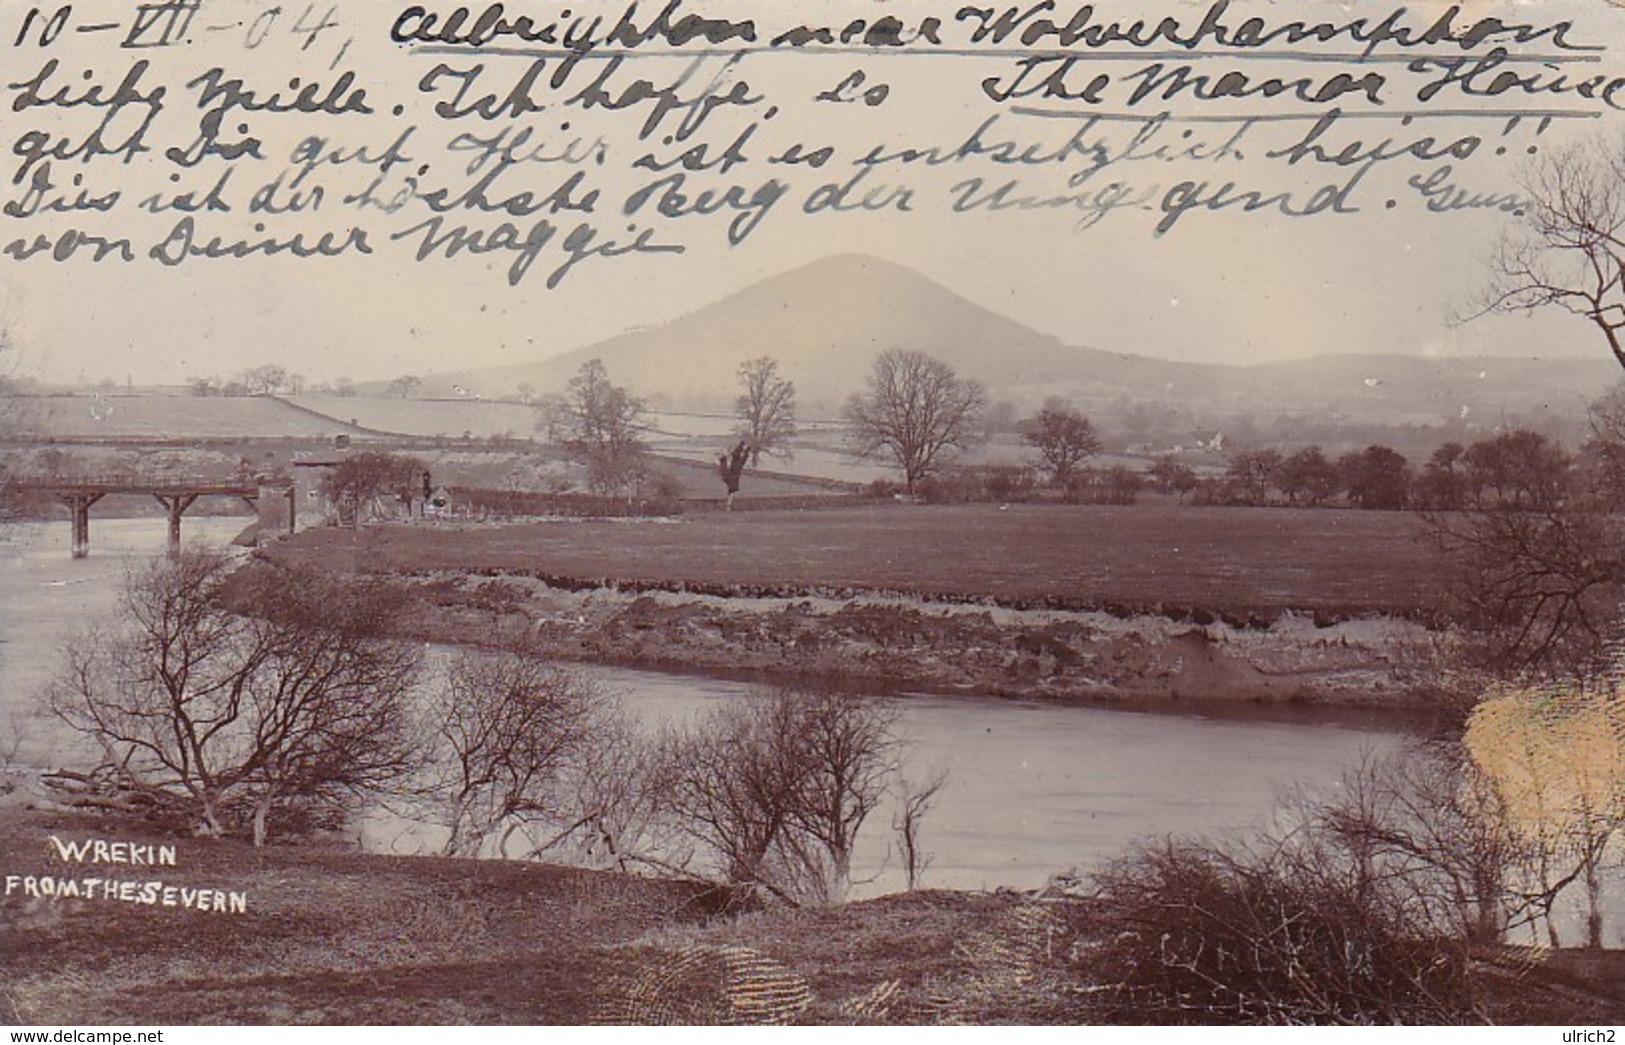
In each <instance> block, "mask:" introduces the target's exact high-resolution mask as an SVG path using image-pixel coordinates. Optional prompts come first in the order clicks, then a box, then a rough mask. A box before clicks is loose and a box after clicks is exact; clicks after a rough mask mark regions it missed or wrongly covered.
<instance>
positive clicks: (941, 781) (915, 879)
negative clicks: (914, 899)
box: [891, 770, 948, 892]
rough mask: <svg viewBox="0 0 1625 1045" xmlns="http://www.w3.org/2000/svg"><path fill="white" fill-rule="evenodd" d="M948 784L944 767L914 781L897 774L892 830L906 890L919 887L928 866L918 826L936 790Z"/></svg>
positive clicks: (929, 857) (928, 809)
mask: <svg viewBox="0 0 1625 1045" xmlns="http://www.w3.org/2000/svg"><path fill="white" fill-rule="evenodd" d="M947 783H948V773H947V771H946V770H939V771H938V772H936V773H933V774H932V775H930V776H929V777H927V778H926V779H924V780H922V781H920V782H919V783H915V782H913V781H910V780H909V779H908V778H906V777H903V776H901V775H900V776H899V777H898V779H897V810H896V812H894V813H893V814H892V823H891V826H892V830H893V831H895V832H896V833H897V844H898V847H899V848H900V849H901V850H902V858H903V874H904V876H905V877H906V878H907V881H908V888H909V891H911V892H912V891H913V890H915V889H918V888H919V887H920V882H921V880H922V879H923V878H924V877H925V872H926V869H927V868H929V867H930V866H931V854H930V853H928V852H926V851H925V849H924V848H922V847H921V845H920V825H921V823H922V822H923V821H924V820H925V814H927V813H929V812H930V811H931V807H932V806H933V805H934V804H936V800H937V793H938V792H940V791H941V790H942V789H943V787H944V786H945V785H946V784H947Z"/></svg>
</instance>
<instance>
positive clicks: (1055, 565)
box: [270, 503, 1439, 613]
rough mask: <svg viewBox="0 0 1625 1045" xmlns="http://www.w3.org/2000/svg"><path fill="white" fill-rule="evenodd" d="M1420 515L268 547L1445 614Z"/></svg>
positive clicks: (393, 563) (477, 530) (807, 520)
mask: <svg viewBox="0 0 1625 1045" xmlns="http://www.w3.org/2000/svg"><path fill="white" fill-rule="evenodd" d="M1419 533H1420V531H1419V524H1418V522H1417V519H1416V517H1415V516H1413V515H1409V514H1405V513H1398V512H1362V511H1334V510H1298V509H1286V508H1193V507H1183V506H1175V505H1171V504H1167V503H1163V504H1145V505H1136V506H1129V507H1095V506H1058V505H1056V506H1052V505H1012V506H1010V507H1009V508H1008V509H1001V508H999V507H997V506H994V505H964V506H959V505H955V506H940V507H938V506H900V505H889V504H883V505H868V506H862V507H854V508H850V509H846V508H839V509H828V510H823V511H806V512H795V511H778V510H773V511H758V512H736V513H707V514H703V515H694V516H688V517H684V518H681V519H678V520H675V521H663V522H652V521H651V522H608V521H602V522H600V521H576V522H540V523H532V524H524V525H514V526H507V527H489V528H482V527H466V528H465V527H460V526H450V525H448V526H441V527H435V526H386V527H380V528H377V529H373V530H368V531H363V532H361V533H355V532H350V531H340V530H311V531H307V532H305V533H302V534H300V535H299V536H298V537H296V538H294V539H292V540H291V541H290V542H287V543H283V544H279V545H276V546H274V547H273V548H272V549H271V552H270V554H271V555H272V556H273V557H274V558H276V559H281V560H300V561H303V562H306V563H308V564H314V565H318V566H320V567H323V568H327V569H338V570H364V571H421V570H440V569H487V570H510V571H537V572H542V573H546V574H550V575H554V576H564V577H575V578H583V579H599V578H611V579H616V580H632V581H644V582H653V583H660V584H672V583H677V584H681V583H690V584H705V585H715V586H719V587H738V588H751V587H761V588H772V589H794V588H807V589H821V588H853V589H867V590H888V591H901V592H910V593H917V594H921V595H926V596H939V597H970V598H976V597H988V596H991V597H995V598H998V599H1000V600H1004V601H1006V602H1013V603H1019V602H1023V601H1028V602H1034V603H1042V602H1044V601H1045V600H1061V601H1064V602H1066V603H1067V604H1073V605H1082V604H1088V605H1104V604H1110V603H1122V604H1125V605H1129V606H1132V607H1148V606H1154V605H1157V604H1163V605H1169V604H1172V605H1184V606H1196V607H1204V608H1209V609H1223V610H1228V611H1236V612H1243V611H1271V610H1276V611H1278V610H1282V609H1301V610H1331V611H1337V612H1340V613H1365V612H1373V613H1374V612H1395V613H1412V612H1416V611H1428V610H1432V609H1436V608H1437V606H1436V602H1437V599H1438V587H1439V585H1438V581H1437V578H1436V576H1435V573H1434V571H1435V568H1436V566H1437V560H1436V558H1435V557H1434V556H1433V555H1432V554H1431V552H1430V550H1429V548H1428V547H1427V546H1426V544H1425V542H1423V541H1422V540H1420V539H1419Z"/></svg>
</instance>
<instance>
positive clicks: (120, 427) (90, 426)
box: [19, 394, 366, 440]
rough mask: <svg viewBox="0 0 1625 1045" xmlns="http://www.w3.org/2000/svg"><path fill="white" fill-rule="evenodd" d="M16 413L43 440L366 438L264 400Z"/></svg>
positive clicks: (130, 403) (112, 401) (54, 404)
mask: <svg viewBox="0 0 1625 1045" xmlns="http://www.w3.org/2000/svg"><path fill="white" fill-rule="evenodd" d="M19 409H20V411H21V414H20V417H21V421H22V430H23V433H24V434H26V435H29V436H34V437H38V438H42V439H73V438H85V439H99V440H113V439H127V440H152V439H166V440H169V439H237V438H262V439H285V438H301V437H314V438H321V439H330V438H332V437H333V436H335V435H340V434H345V435H365V434H366V432H365V431H364V430H363V429H360V428H356V427H354V426H352V425H349V424H346V423H344V422H342V421H338V420H330V419H328V418H325V417H321V416H318V415H316V414H312V413H308V412H306V411H303V410H299V409H297V408H295V407H293V406H291V405H289V404H288V403H284V402H282V401H281V400H277V399H272V398H269V397H265V396H252V397H248V398H237V399H214V398H203V397H195V396H158V395H117V394H106V395H100V394H98V395H76V396H38V397H30V398H27V399H24V400H22V401H21V406H20V408H19Z"/></svg>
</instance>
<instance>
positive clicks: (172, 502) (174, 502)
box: [152, 493, 198, 555]
mask: <svg viewBox="0 0 1625 1045" xmlns="http://www.w3.org/2000/svg"><path fill="white" fill-rule="evenodd" d="M152 496H153V497H154V498H155V499H156V500H157V501H158V503H159V504H161V505H163V506H164V507H165V508H167V509H169V554H171V555H179V554H180V551H181V516H183V515H185V514H186V509H188V508H190V507H192V502H193V501H195V500H197V497H198V495H197V494H195V493H155V494H153V495H152Z"/></svg>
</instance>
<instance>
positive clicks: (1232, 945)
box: [1088, 835, 1473, 1024]
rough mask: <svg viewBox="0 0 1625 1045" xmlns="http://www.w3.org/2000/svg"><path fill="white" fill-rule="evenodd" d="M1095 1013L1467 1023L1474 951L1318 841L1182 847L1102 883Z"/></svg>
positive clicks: (1161, 849)
mask: <svg viewBox="0 0 1625 1045" xmlns="http://www.w3.org/2000/svg"><path fill="white" fill-rule="evenodd" d="M1098 886H1099V890H1100V905H1099V909H1100V911H1101V912H1102V914H1101V915H1100V918H1101V924H1100V926H1099V929H1100V931H1101V933H1102V943H1101V944H1100V945H1099V946H1098V947H1096V948H1094V949H1092V950H1091V951H1090V952H1089V959H1088V960H1089V969H1090V972H1091V974H1092V976H1093V977H1094V978H1095V979H1096V981H1097V983H1098V984H1099V986H1100V988H1101V989H1100V990H1098V991H1096V992H1095V995H1094V1004H1096V1005H1098V1006H1100V1008H1099V1010H1098V1011H1099V1012H1100V1014H1101V1015H1102V1016H1103V1017H1104V1018H1106V1019H1108V1020H1113V1021H1119V1020H1122V1021H1131V1022H1136V1023H1145V1022H1155V1023H1213V1022H1233V1023H1271V1024H1299V1023H1315V1024H1373V1023H1395V1022H1403V1023H1418V1022H1420V1023H1459V1022H1462V1021H1464V1020H1469V1019H1472V1018H1473V1002H1472V994H1471V991H1470V987H1469V981H1468V978H1467V950H1466V947H1465V946H1464V945H1462V944H1460V943H1457V942H1454V941H1448V940H1440V939H1438V938H1436V937H1432V936H1430V935H1429V933H1428V932H1427V926H1426V925H1424V924H1418V923H1417V922H1415V921H1413V920H1412V918H1411V917H1410V916H1409V913H1408V911H1407V907H1406V905H1405V904H1404V903H1403V902H1398V901H1396V899H1395V898H1394V897H1393V896H1392V895H1391V893H1390V892H1389V891H1388V890H1387V888H1386V887H1385V885H1384V883H1382V882H1381V881H1374V880H1372V879H1370V878H1369V877H1367V876H1365V875H1363V874H1362V873H1361V872H1360V871H1359V869H1358V868H1357V867H1355V866H1351V865H1350V863H1349V861H1348V860H1347V859H1346V858H1345V856H1344V854H1341V853H1339V852H1337V851H1336V849H1334V848H1331V847H1328V846H1326V845H1324V844H1323V842H1322V840H1319V839H1316V838H1315V837H1314V836H1304V835H1294V836H1288V837H1284V838H1273V839H1268V840H1266V841H1264V842H1263V843H1261V844H1259V845H1256V846H1254V847H1251V848H1246V849H1227V848H1223V847H1219V846H1214V845H1208V844H1204V843H1199V842H1189V841H1175V840H1169V841H1164V842H1160V843H1156V844H1151V845H1147V846H1144V847H1143V848H1141V849H1140V850H1138V851H1137V852H1135V853H1133V854H1132V855H1130V856H1128V857H1126V858H1124V859H1122V860H1120V861H1118V862H1117V863H1116V864H1114V865H1112V866H1111V867H1110V868H1109V869H1107V870H1106V871H1104V872H1102V873H1101V874H1100V875H1099V877H1098Z"/></svg>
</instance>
